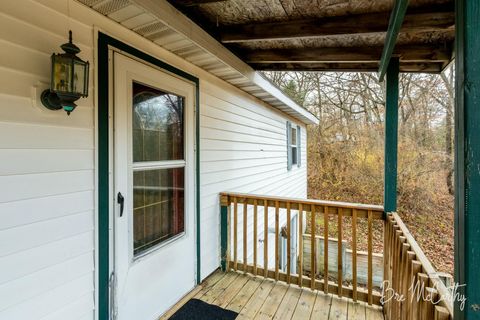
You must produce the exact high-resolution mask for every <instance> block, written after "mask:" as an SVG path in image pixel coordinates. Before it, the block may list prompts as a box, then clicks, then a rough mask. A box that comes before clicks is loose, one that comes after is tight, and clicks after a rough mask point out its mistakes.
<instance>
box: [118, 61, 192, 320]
mask: <svg viewBox="0 0 480 320" xmlns="http://www.w3.org/2000/svg"><path fill="white" fill-rule="evenodd" d="M113 59H114V76H113V77H114V93H113V97H114V99H113V101H114V106H113V116H114V121H113V122H114V145H113V148H114V186H115V187H114V194H113V196H114V198H115V210H114V234H115V235H114V244H113V248H112V249H113V252H114V271H115V274H116V288H115V290H114V291H115V306H116V308H115V309H116V315H117V319H119V320H131V319H138V320H153V319H157V318H158V316H160V315H161V314H162V313H164V312H165V311H166V310H168V309H169V308H170V307H171V306H173V305H174V304H175V303H176V302H177V301H178V300H179V299H180V298H181V297H182V296H183V295H185V294H186V293H188V291H190V290H191V289H192V288H193V287H194V286H195V262H196V250H195V232H194V230H195V228H194V225H195V208H194V205H195V201H194V195H195V190H194V185H195V181H194V177H195V174H194V170H195V169H194V132H195V130H194V121H193V119H194V99H195V90H194V85H193V84H191V83H189V82H186V81H183V80H181V79H179V78H177V77H175V76H173V75H170V74H168V73H165V72H163V71H160V70H159V69H156V68H154V67H152V66H149V65H147V64H143V63H141V62H139V61H136V60H133V59H131V58H128V57H126V56H124V55H122V54H120V53H114V55H113ZM122 199H123V211H122V201H121V200H122Z"/></svg>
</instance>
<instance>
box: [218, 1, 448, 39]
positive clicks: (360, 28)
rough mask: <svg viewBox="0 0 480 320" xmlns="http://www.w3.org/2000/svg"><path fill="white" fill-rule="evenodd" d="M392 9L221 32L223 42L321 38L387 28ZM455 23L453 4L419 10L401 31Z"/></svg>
mask: <svg viewBox="0 0 480 320" xmlns="http://www.w3.org/2000/svg"><path fill="white" fill-rule="evenodd" d="M388 22H389V13H387V12H380V13H369V14H362V15H351V16H340V17H327V18H318V19H302V20H291V21H280V22H269V23H251V24H244V25H237V26H235V25H234V26H231V27H224V28H223V30H222V31H221V33H220V41H221V42H223V43H238V42H248V41H265V40H285V39H294V38H296V39H298V38H318V37H325V36H332V35H349V34H361V33H377V32H387V29H388ZM454 25H455V13H454V11H453V8H452V6H451V5H448V6H443V7H437V8H432V9H431V10H428V11H427V10H421V11H420V10H417V12H413V13H410V14H408V15H407V16H406V17H405V20H404V22H403V25H402V27H401V32H424V31H441V30H446V29H449V28H452V27H453V26H454Z"/></svg>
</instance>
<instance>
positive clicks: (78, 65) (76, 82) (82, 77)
mask: <svg viewBox="0 0 480 320" xmlns="http://www.w3.org/2000/svg"><path fill="white" fill-rule="evenodd" d="M85 69H86V65H85V62H83V61H77V60H74V64H73V92H74V93H78V94H79V95H83V96H84V95H85V87H86V86H87V85H88V84H87V83H85V82H86V81H87V77H86V72H85V71H86V70H85Z"/></svg>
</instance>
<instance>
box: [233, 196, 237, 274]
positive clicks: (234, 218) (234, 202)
mask: <svg viewBox="0 0 480 320" xmlns="http://www.w3.org/2000/svg"><path fill="white" fill-rule="evenodd" d="M237 229H238V199H237V197H233V269H234V270H235V271H237V270H238V261H237V245H238V236H237Z"/></svg>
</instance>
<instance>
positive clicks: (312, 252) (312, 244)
mask: <svg viewBox="0 0 480 320" xmlns="http://www.w3.org/2000/svg"><path fill="white" fill-rule="evenodd" d="M310 208H311V209H310V210H311V211H310V280H311V281H310V287H311V288H312V290H314V289H315V258H316V256H317V254H316V250H315V243H316V241H315V215H316V214H315V211H316V208H315V205H311V207H310Z"/></svg>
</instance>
